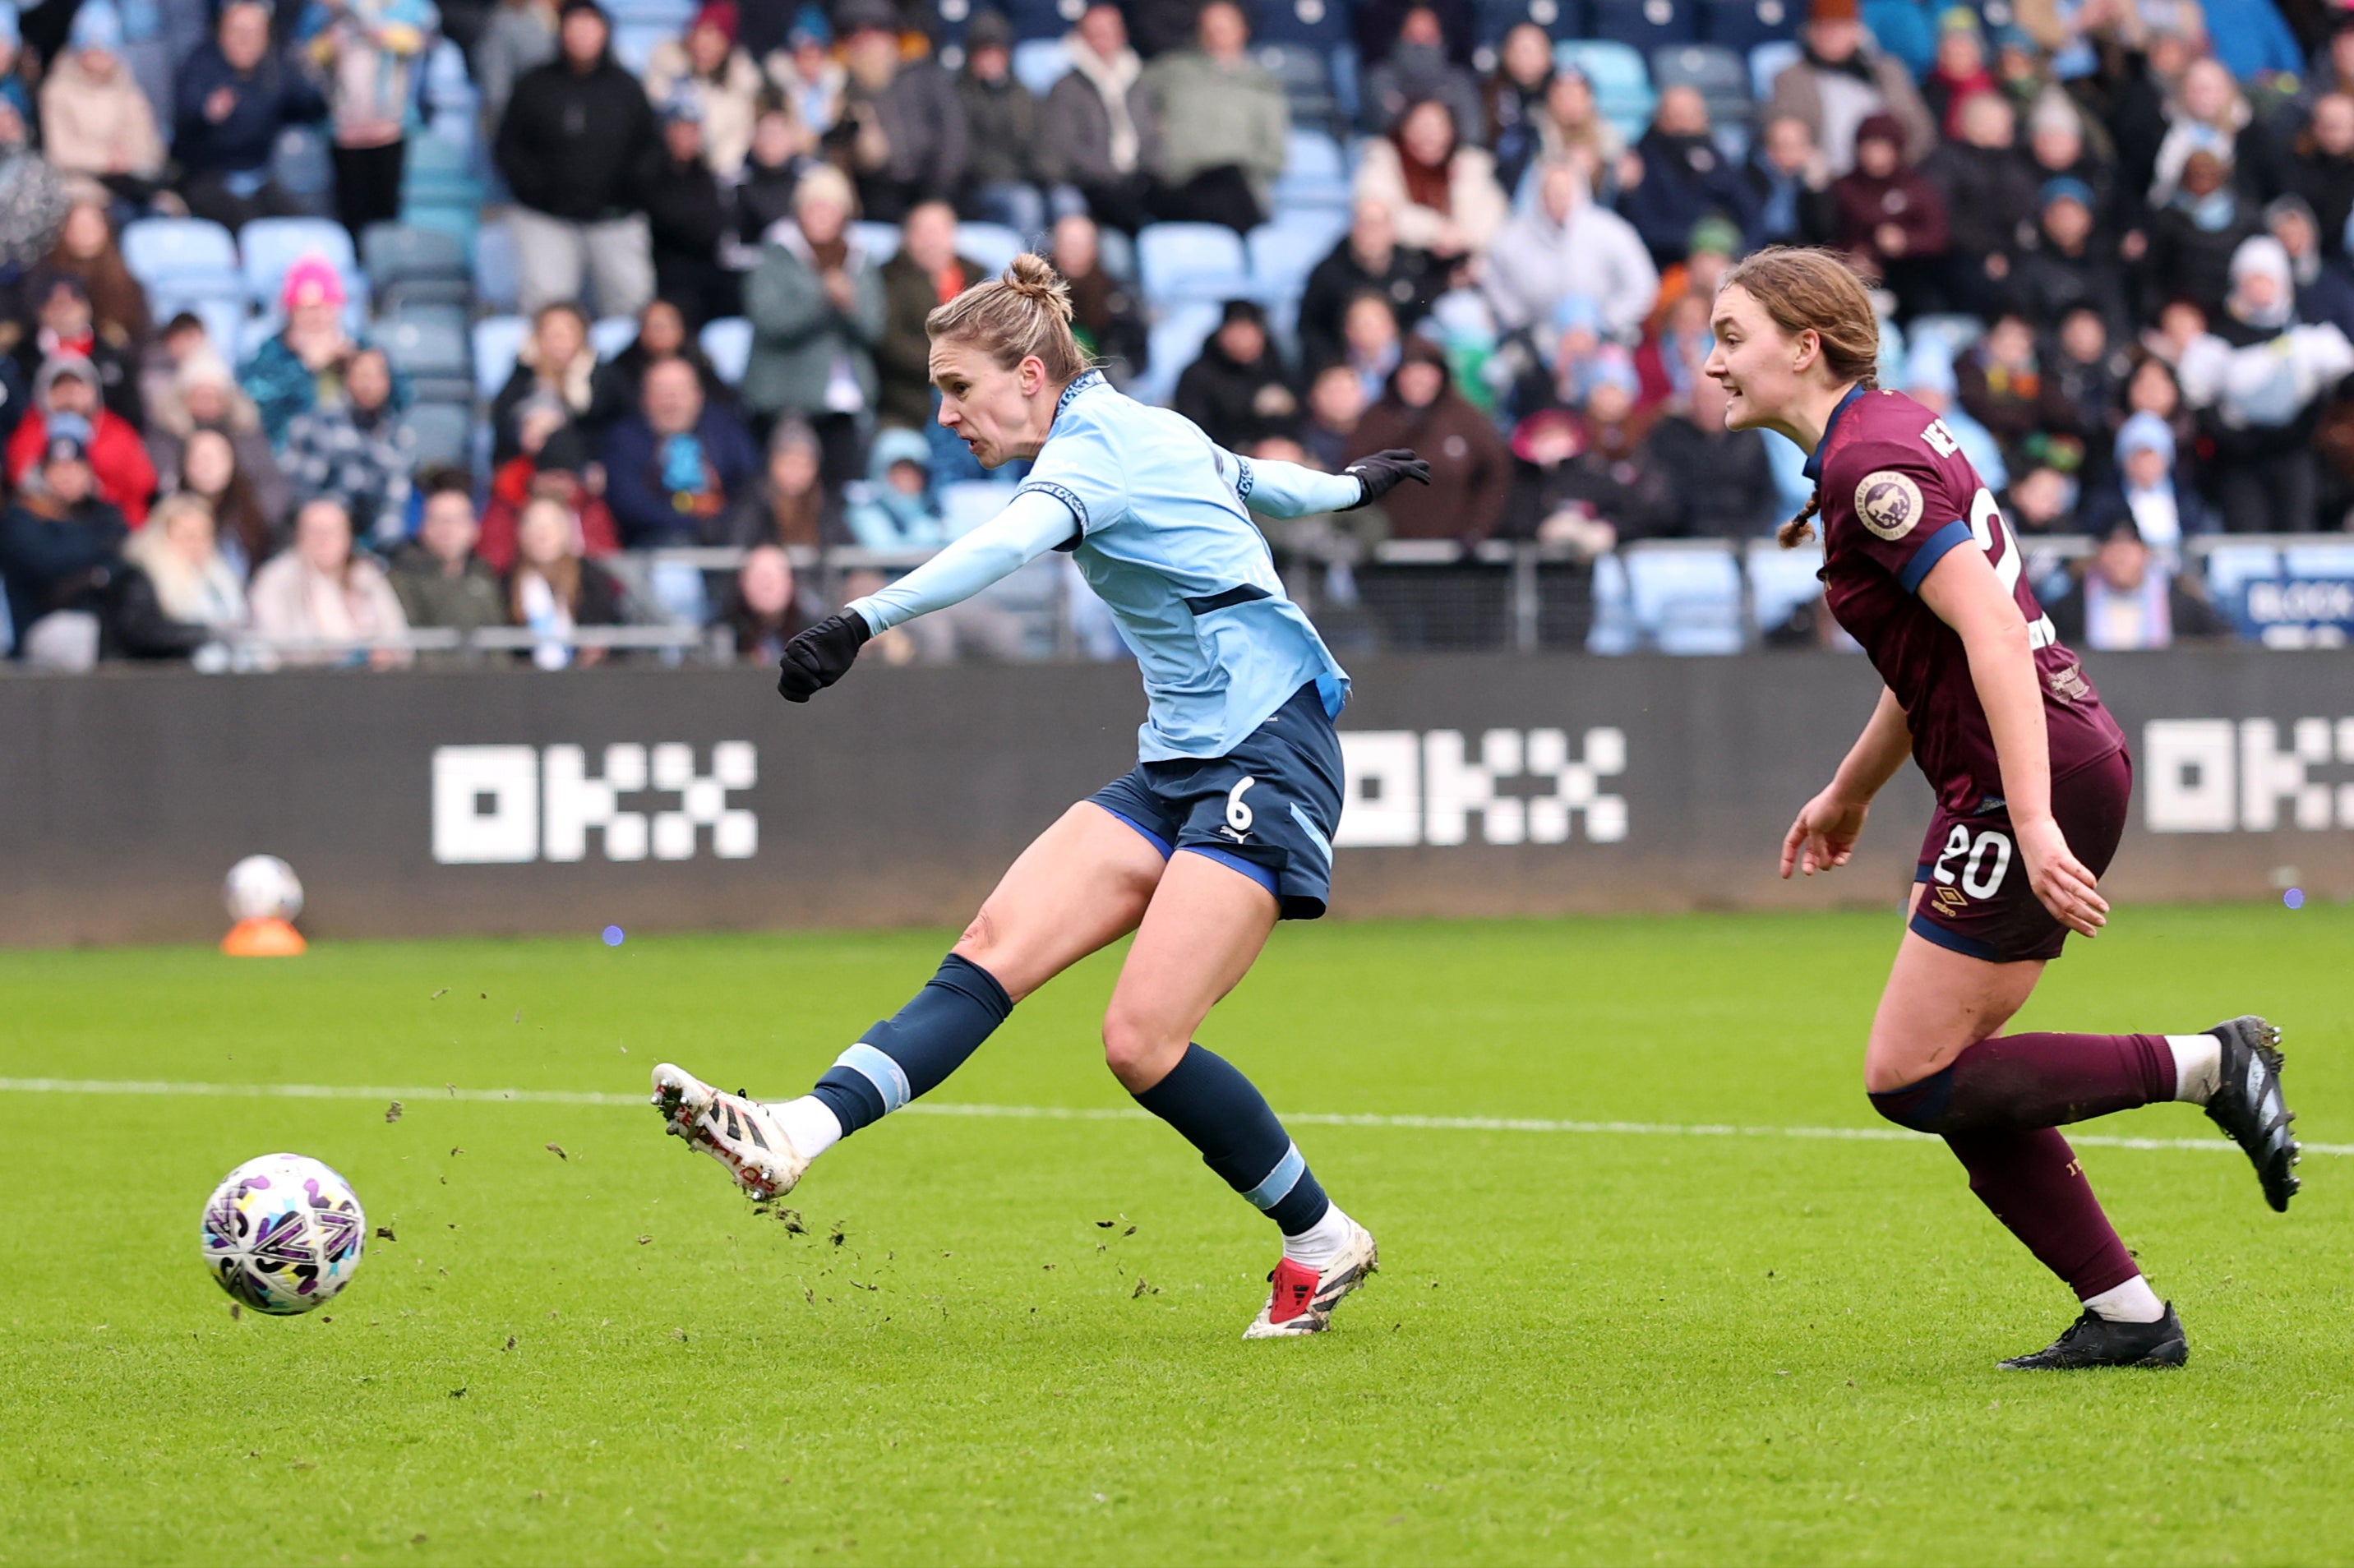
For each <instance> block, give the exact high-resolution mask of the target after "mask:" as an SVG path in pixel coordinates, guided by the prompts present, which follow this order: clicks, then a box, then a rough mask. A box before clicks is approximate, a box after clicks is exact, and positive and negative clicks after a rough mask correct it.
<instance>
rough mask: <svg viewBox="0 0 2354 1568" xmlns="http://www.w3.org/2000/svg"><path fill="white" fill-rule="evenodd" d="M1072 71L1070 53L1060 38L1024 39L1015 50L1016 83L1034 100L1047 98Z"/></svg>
mask: <svg viewBox="0 0 2354 1568" xmlns="http://www.w3.org/2000/svg"><path fill="white" fill-rule="evenodd" d="M1070 70H1071V52H1070V51H1069V50H1068V49H1066V48H1064V47H1063V40H1062V39H1060V38H1024V39H1023V40H1022V42H1020V43H1018V44H1016V45H1014V46H1013V79H1015V80H1016V81H1019V82H1020V83H1021V84H1022V85H1023V86H1024V87H1026V88H1028V89H1029V90H1030V91H1031V94H1032V96H1034V97H1036V98H1044V97H1045V96H1046V93H1047V91H1048V90H1050V89H1051V88H1053V87H1054V85H1055V83H1056V82H1058V81H1060V80H1062V79H1063V78H1065V77H1066V76H1068V75H1069V74H1070Z"/></svg>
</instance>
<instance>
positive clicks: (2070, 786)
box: [1911, 751, 2133, 964]
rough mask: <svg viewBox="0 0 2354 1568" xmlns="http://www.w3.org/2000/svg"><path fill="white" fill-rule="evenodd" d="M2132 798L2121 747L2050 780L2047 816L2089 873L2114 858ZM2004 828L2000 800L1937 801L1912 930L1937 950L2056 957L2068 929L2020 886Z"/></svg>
mask: <svg viewBox="0 0 2354 1568" xmlns="http://www.w3.org/2000/svg"><path fill="white" fill-rule="evenodd" d="M2132 800H2133V758H2131V757H2128V756H2127V755H2126V753H2125V752H2123V751H2113V752H2111V753H2109V754H2108V755H2107V756H2106V757H2104V758H2100V759H2099V760H2097V761H2094V762H2089V763H2086V764H2085V765H2084V767H2082V768H2077V769H2076V770H2075V771H2074V772H2073V773H2069V774H2067V775H2065V776H2064V777H2062V778H2059V779H2053V780H2052V820H2053V821H2056V822H2058V823H2059V824H2060V832H2061V834H2062V837H2064V838H2066V839H2067V841H2068V848H2069V850H2070V851H2071V852H2072V853H2073V854H2074V855H2075V857H2076V858H2077V859H2078V860H2080V861H2082V862H2084V867H2085V869H2086V870H2088V871H2090V872H2091V873H2092V874H2094V876H2099V875H2101V874H2104V873H2105V872H2106V871H2107V870H2108V869H2109V862H2111V861H2112V860H2115V858H2116V853H2117V841H2118V840H2120V839H2122V838H2123V837H2124V836H2125V831H2126V812H2127V810H2128V809H2129V807H2130V804H2131V802H2132ZM2011 833H2012V830H2011V825H2010V813H2009V811H2008V810H2005V809H2004V808H2003V807H2002V806H2001V805H2000V804H1999V803H1993V804H1988V805H1985V806H1981V807H1980V808H1979V809H1978V810H1976V811H1974V812H1971V813H1970V814H1968V815H1967V816H1964V815H1962V814H1960V813H1958V812H1955V811H1949V810H1946V809H1945V808H1944V807H1943V806H1940V807H1939V808H1938V809H1937V811H1936V814H1935V816H1933V817H1932V818H1931V819H1930V821H1929V836H1928V837H1927V838H1925V839H1924V840H1923V841H1922V843H1921V861H1920V865H1919V868H1918V869H1917V870H1915V871H1914V874H1913V880H1914V882H1917V883H1919V884H1920V885H1921V901H1920V903H1918V904H1917V905H1915V906H1914V910H1913V919H1912V921H1911V926H1912V928H1913V929H1914V931H1916V932H1918V933H1919V934H1920V935H1921V936H1923V937H1925V938H1928V939H1929V940H1930V941H1932V942H1935V943H1936V944H1937V946H1939V947H1941V948H1952V949H1953V950H1954V951H1955V952H1957V953H1963V954H1967V956H1968V957H1970V958H1973V959H1986V960H1987V961H1988V963H1996V964H2008V963H2017V962H2019V961H2020V960H2022V959H2056V958H2058V957H2059V956H2060V949H2061V948H2062V946H2064V945H2065V944H2066V942H2067V940H2068V927H2065V926H2062V924H2060V922H2059V921H2057V920H2055V919H2053V918H2052V912H2051V911H2050V910H2049V909H2046V908H2044V907H2043V901H2042V900H2041V899H2040V898H2038V897H2036V896H2035V890H2034V889H2033V888H2032V887H2030V886H2029V885H2028V884H2027V868H2026V867H2025V866H2024V865H2021V864H2019V863H2017V862H2018V855H2017V853H2015V851H2016V848H2017V844H2016V841H2015V840H2014V839H2013V838H2012V836H2011Z"/></svg>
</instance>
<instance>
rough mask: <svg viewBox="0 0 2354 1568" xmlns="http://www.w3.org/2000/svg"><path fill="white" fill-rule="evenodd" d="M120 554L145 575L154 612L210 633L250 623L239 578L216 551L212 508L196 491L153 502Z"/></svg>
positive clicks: (217, 539)
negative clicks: (151, 511)
mask: <svg viewBox="0 0 2354 1568" xmlns="http://www.w3.org/2000/svg"><path fill="white" fill-rule="evenodd" d="M122 558H123V559H124V560H125V561H126V562H128V563H130V564H131V565H132V566H133V567H137V568H138V569H139V570H140V571H141V572H142V573H143V575H144V576H145V577H146V584H147V587H146V591H147V592H148V593H150V594H152V595H153V596H154V609H155V612H156V614H157V615H159V616H160V617H162V618H163V619H164V620H168V621H175V622H178V623H179V624H180V625H182V626H188V627H201V628H203V629H205V630H207V632H210V633H214V634H219V633H223V632H233V631H242V630H245V629H246V627H247V626H248V625H249V623H250V622H251V620H252V612H251V611H250V610H249V609H247V607H246V602H245V577H244V576H243V574H241V573H240V572H239V570H238V568H237V567H236V565H235V564H234V563H232V562H231V561H230V560H229V558H228V556H225V555H223V554H222V553H221V550H220V546H219V536H218V531H217V528H216V526H215V524H214V523H213V509H212V508H211V507H210V506H207V505H206V504H205V503H204V502H203V501H201V500H200V499H198V498H197V497H196V496H193V495H188V494H186V493H181V494H174V495H167V496H165V497H164V499H163V500H161V501H159V502H157V503H155V512H154V516H152V517H150V518H149V519H148V522H147V526H146V527H144V528H142V529H141V530H139V532H138V533H136V534H134V535H132V536H131V538H130V539H129V541H128V542H126V543H125V544H124V545H123V546H122ZM120 597H121V596H120V595H118V603H119V602H120ZM118 613H119V612H118Z"/></svg>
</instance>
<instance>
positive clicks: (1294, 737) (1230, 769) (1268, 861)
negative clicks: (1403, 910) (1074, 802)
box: [1087, 684, 1341, 920]
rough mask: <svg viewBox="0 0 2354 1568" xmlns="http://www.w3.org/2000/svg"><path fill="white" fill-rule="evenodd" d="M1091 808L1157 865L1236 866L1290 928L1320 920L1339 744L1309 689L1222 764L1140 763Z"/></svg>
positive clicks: (1328, 881)
mask: <svg viewBox="0 0 2354 1568" xmlns="http://www.w3.org/2000/svg"><path fill="white" fill-rule="evenodd" d="M1087 799H1089V800H1093V801H1094V802H1095V803H1096V804H1097V805H1098V806H1101V807H1102V808H1103V809H1104V810H1107V811H1109V812H1110V813H1111V814H1112V815H1113V816H1115V817H1118V818H1119V820H1120V821H1124V822H1126V823H1127V824H1128V825H1129V827H1131V828H1134V829H1135V830H1136V831H1137V832H1140V833H1142V834H1143V835H1144V836H1145V837H1146V838H1147V839H1150V841H1151V842H1152V846H1153V847H1154V848H1155V849H1157V850H1159V851H1160V852H1161V857H1162V858H1163V859H1166V858H1167V857H1169V856H1170V855H1172V854H1174V853H1177V852H1178V851H1179V850H1189V851H1192V852H1193V853H1196V854H1205V855H1208V856H1209V857H1210V858H1211V859H1212V860H1214V861H1219V862H1222V863H1225V864H1226V865H1230V866H1232V867H1234V869H1235V870H1236V871H1239V872H1241V873H1242V874H1244V875H1245V876H1247V877H1249V878H1250V879H1251V880H1252V881H1254V882H1256V883H1257V884H1258V885H1260V886H1261V887H1264V888H1266V889H1267V891H1268V892H1269V893H1272V894H1273V895H1275V901H1276V903H1277V905H1278V906H1279V908H1280V911H1281V914H1282V917H1283V918H1284V919H1286V920H1313V919H1315V918H1316V917H1317V916H1320V915H1321V914H1323V913H1324V905H1325V901H1326V900H1327V899H1328V898H1329V897H1330V896H1331V891H1332V832H1333V830H1334V829H1335V828H1337V827H1338V826H1339V825H1340V822H1341V737H1340V736H1338V735H1336V734H1334V733H1333V730H1332V720H1331V718H1330V717H1329V716H1328V715H1326V714H1325V712H1324V700H1323V698H1322V697H1321V696H1320V695H1319V694H1318V693H1317V690H1316V688H1315V686H1314V685H1313V684H1310V685H1306V686H1302V687H1300V688H1299V691H1298V692H1297V693H1295V694H1293V696H1292V698H1291V700H1290V701H1289V702H1288V703H1286V704H1284V705H1283V706H1281V707H1280V708H1278V709H1277V710H1276V713H1275V716H1274V717H1273V718H1271V719H1269V720H1267V722H1266V723H1265V724H1263V725H1261V726H1258V727H1257V729H1255V730H1253V731H1251V733H1250V735H1249V736H1248V737H1247V738H1246V739H1245V740H1244V741H1243V743H1242V744H1241V745H1240V746H1238V747H1235V749H1234V750H1233V751H1232V752H1230V753H1229V754H1227V755H1226V756H1225V757H1220V758H1211V759H1208V760H1206V761H1205V760H1198V759H1196V758H1189V757H1188V758H1173V759H1172V760H1169V761H1165V762H1140V763H1138V764H1137V765H1136V767H1135V768H1134V769H1133V770H1132V771H1130V772H1129V773H1126V774H1124V775H1122V776H1121V777H1119V778H1118V779H1113V780H1112V781H1111V782H1110V783H1108V784H1107V785H1105V786H1104V787H1103V788H1102V789H1098V790H1097V791H1096V792H1095V793H1094V794H1092V795H1090V796H1088V797H1087Z"/></svg>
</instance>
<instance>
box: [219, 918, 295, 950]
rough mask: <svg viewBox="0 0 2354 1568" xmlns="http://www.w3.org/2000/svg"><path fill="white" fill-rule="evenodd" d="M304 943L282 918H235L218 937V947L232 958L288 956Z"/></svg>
mask: <svg viewBox="0 0 2354 1568" xmlns="http://www.w3.org/2000/svg"><path fill="white" fill-rule="evenodd" d="M308 946H309V944H308V943H306V942H304V941H303V940H302V932H300V931H297V930H296V929H295V928H294V927H292V925H290V924H288V923H287V922H286V921H283V920H278V919H265V920H239V922H238V923H237V924H236V925H234V926H231V927H229V928H228V936H226V937H223V938H221V945H220V949H221V951H222V952H224V953H227V954H228V956H229V957H230V958H232V959H291V958H294V957H296V956H297V955H299V954H300V953H302V951H303V950H304V949H305V948H307V947H308Z"/></svg>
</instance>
